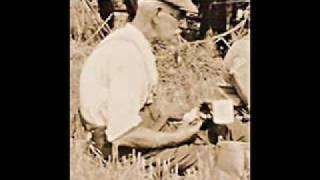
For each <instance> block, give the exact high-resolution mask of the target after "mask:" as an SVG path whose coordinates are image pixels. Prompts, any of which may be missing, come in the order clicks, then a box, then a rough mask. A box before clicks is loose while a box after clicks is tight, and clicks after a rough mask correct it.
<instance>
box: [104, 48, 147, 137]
mask: <svg viewBox="0 0 320 180" xmlns="http://www.w3.org/2000/svg"><path fill="white" fill-rule="evenodd" d="M121 47H122V48H121V49H122V50H125V52H118V53H116V55H115V56H114V57H112V58H116V62H115V64H114V65H112V66H111V68H112V73H111V74H110V76H111V77H110V80H111V81H110V87H109V90H110V91H109V96H108V103H107V119H108V120H107V121H108V123H107V130H106V134H107V138H108V141H110V142H112V141H113V140H114V139H116V138H118V137H119V136H121V135H122V134H124V133H125V132H127V131H128V130H130V129H131V128H133V127H135V126H137V125H138V124H139V123H140V122H141V121H142V119H141V117H140V116H139V111H140V109H141V106H142V102H141V101H142V99H143V98H142V97H143V96H144V93H146V92H145V83H146V82H145V79H144V76H145V75H144V74H143V73H144V69H143V64H141V63H140V62H142V59H140V58H141V55H140V53H139V52H138V51H137V50H136V49H135V47H134V46H133V45H128V44H125V46H124V45H122V46H121Z"/></svg>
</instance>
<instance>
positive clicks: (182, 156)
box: [80, 0, 202, 171]
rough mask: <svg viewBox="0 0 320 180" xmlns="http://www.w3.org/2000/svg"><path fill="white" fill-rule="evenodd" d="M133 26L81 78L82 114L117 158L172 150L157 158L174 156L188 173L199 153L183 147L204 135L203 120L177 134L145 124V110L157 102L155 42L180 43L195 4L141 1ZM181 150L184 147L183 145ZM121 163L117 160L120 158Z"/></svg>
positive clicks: (92, 59) (113, 38)
mask: <svg viewBox="0 0 320 180" xmlns="http://www.w3.org/2000/svg"><path fill="white" fill-rule="evenodd" d="M138 7H139V8H138V9H137V14H136V16H135V18H134V19H133V21H132V23H128V24H126V26H125V27H123V28H121V29H118V30H116V31H114V32H113V33H111V34H110V35H109V36H107V37H106V38H105V39H104V40H103V41H102V42H101V43H100V44H99V45H98V46H97V47H96V48H95V49H94V50H93V52H92V54H91V55H90V56H89V58H88V59H87V61H86V62H85V64H84V67H83V70H82V72H81V77H80V114H81V117H82V120H83V122H84V124H85V128H86V129H87V130H88V131H91V132H92V135H93V136H92V138H93V141H94V142H95V144H96V146H97V148H99V149H100V150H101V151H102V152H103V154H104V155H105V156H108V155H111V154H112V151H111V149H113V152H114V153H113V154H112V155H113V156H114V157H115V155H117V154H118V153H119V154H120V155H121V152H120V151H119V152H117V150H118V147H123V146H124V147H129V148H136V149H161V148H165V147H176V148H169V149H168V150H164V151H161V152H159V153H157V158H160V159H161V160H167V159H168V158H170V157H175V158H174V162H172V164H175V163H177V164H179V170H180V171H183V170H185V169H186V168H188V167H190V166H191V165H193V164H194V163H195V162H196V151H195V150H194V149H192V147H191V148H190V147H189V145H182V144H183V143H185V142H187V141H189V140H190V139H192V137H193V136H194V135H195V134H196V133H197V132H198V131H199V129H200V126H201V124H202V123H201V121H195V122H194V123H193V124H186V125H185V126H183V127H181V128H179V129H178V130H176V131H173V132H160V131H157V130H154V129H153V128H150V127H145V126H143V125H142V124H144V123H143V121H144V119H142V118H141V116H140V115H139V112H140V110H141V109H142V108H143V107H144V106H145V104H146V102H148V101H149V100H150V99H151V98H152V93H154V89H155V87H156V85H157V81H158V72H157V69H156V64H155V56H154V54H153V53H152V48H151V46H150V42H151V41H153V40H156V39H160V40H163V41H166V42H167V43H169V44H175V43H177V42H178V36H177V35H178V34H179V32H180V31H179V29H178V27H179V20H180V19H181V18H182V16H181V15H183V14H185V12H189V13H197V8H196V7H195V5H194V4H192V2H191V1H190V0H141V1H138ZM180 145H181V146H180ZM115 158H116V157H115Z"/></svg>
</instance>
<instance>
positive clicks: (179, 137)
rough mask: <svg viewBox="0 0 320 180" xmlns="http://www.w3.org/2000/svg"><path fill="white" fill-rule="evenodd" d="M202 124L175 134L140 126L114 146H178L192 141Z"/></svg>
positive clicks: (191, 126)
mask: <svg viewBox="0 0 320 180" xmlns="http://www.w3.org/2000/svg"><path fill="white" fill-rule="evenodd" d="M201 124H202V122H201V121H197V122H196V124H195V125H186V126H185V127H184V128H181V129H178V130H176V131H174V132H159V131H154V130H151V129H148V128H144V127H140V126H138V127H135V128H133V129H131V130H130V131H128V132H127V133H125V134H123V135H122V136H120V137H119V138H117V139H115V140H114V141H113V142H112V144H114V145H115V146H128V147H132V148H144V149H148V148H162V147H170V146H176V145H179V144H182V143H184V142H187V141H188V140H190V139H191V138H192V137H193V135H195V134H196V133H197V132H198V131H199V129H200V126H201Z"/></svg>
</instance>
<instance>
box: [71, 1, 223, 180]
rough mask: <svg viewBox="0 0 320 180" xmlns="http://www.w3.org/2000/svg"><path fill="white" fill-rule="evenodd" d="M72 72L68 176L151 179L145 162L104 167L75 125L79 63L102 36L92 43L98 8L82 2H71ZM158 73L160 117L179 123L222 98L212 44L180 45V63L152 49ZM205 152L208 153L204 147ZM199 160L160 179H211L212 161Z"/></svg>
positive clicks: (156, 47)
mask: <svg viewBox="0 0 320 180" xmlns="http://www.w3.org/2000/svg"><path fill="white" fill-rule="evenodd" d="M70 1H71V3H70V4H71V6H70V15H71V17H70V18H71V26H70V33H71V34H70V68H71V73H70V74H71V76H70V82H71V89H70V91H71V97H70V98H71V99H70V101H71V107H70V122H71V125H70V127H71V132H72V134H73V132H75V133H74V134H73V137H70V174H71V179H72V180H102V179H104V180H105V179H117V180H118V179H126V180H130V179H152V173H153V170H146V169H144V168H142V167H144V164H143V160H142V159H139V158H138V157H137V158H136V159H137V160H136V161H135V162H134V163H133V164H130V163H125V164H119V163H118V164H117V165H115V164H113V163H111V162H107V163H106V164H105V163H104V162H103V161H102V160H101V158H100V156H99V155H94V153H92V150H90V148H89V147H90V142H89V141H88V137H87V136H88V134H87V133H86V132H84V131H83V129H82V128H81V127H80V126H79V124H78V122H77V121H74V120H75V117H76V113H77V109H78V105H79V94H78V89H79V76H80V72H81V68H82V65H83V63H84V62H85V60H86V58H87V57H88V55H89V54H90V53H91V51H92V50H93V48H94V47H95V46H96V45H97V43H99V42H100V41H101V39H102V38H103V36H101V35H97V36H96V37H94V38H91V39H90V41H88V39H89V38H90V37H92V35H93V34H94V33H95V31H96V30H97V28H98V27H100V26H101V25H102V23H103V22H102V21H101V20H100V19H99V17H98V14H97V9H96V8H97V7H96V2H95V1H92V2H91V3H90V4H91V5H92V7H93V10H94V13H92V12H91V11H90V10H89V9H88V8H87V7H85V6H84V3H83V0H70ZM125 20H126V17H125V16H117V17H116V23H115V28H118V27H121V26H122V25H123V24H124V23H125ZM153 46H154V53H155V54H156V57H157V67H158V71H159V77H160V80H159V86H158V89H157V95H156V97H155V99H154V103H155V105H156V107H157V108H158V109H159V111H160V113H161V114H162V115H164V116H171V117H181V116H182V115H183V113H185V112H187V111H189V110H190V109H191V108H192V107H194V106H196V105H198V104H199V103H200V102H201V101H203V100H207V99H213V98H216V99H218V98H221V96H220V95H219V93H218V92H217V90H216V86H217V84H218V83H221V82H223V81H224V79H226V78H227V76H226V72H225V69H224V68H223V65H222V59H221V58H220V57H219V56H217V53H216V50H215V48H214V45H213V43H212V42H210V41H204V42H202V43H201V44H189V43H185V42H182V43H181V44H180V47H179V53H178V54H179V56H180V59H181V60H180V61H179V62H178V61H177V58H175V57H177V55H176V54H175V53H176V51H175V50H172V49H168V48H166V47H165V46H162V45H161V44H160V43H159V44H154V45H153ZM208 148H209V147H208ZM205 156H206V158H199V170H198V171H195V170H189V171H188V173H187V174H186V175H185V176H184V177H179V176H177V175H176V173H175V172H169V170H167V171H168V173H167V175H166V176H165V177H164V178H163V179H210V177H212V176H211V173H212V167H213V166H214V155H213V154H207V155H205Z"/></svg>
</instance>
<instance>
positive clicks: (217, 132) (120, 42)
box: [69, 0, 251, 180]
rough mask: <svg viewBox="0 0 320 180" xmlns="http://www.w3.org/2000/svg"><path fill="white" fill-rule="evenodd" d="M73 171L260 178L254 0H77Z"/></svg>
mask: <svg viewBox="0 0 320 180" xmlns="http://www.w3.org/2000/svg"><path fill="white" fill-rule="evenodd" d="M69 1H70V2H69V3H70V9H69V14H70V31H69V38H70V137H69V138H70V179H71V180H145V179H147V180H153V179H154V180H160V179H161V180H162V179H163V180H180V179H186V180H250V127H251V126H250V121H251V120H250V88H251V84H250V78H251V76H250V61H251V60H250V18H251V15H250V0H69Z"/></svg>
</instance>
